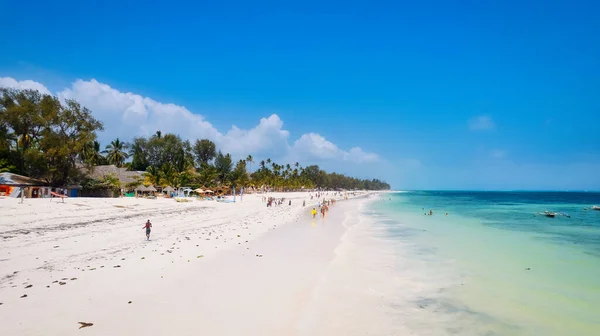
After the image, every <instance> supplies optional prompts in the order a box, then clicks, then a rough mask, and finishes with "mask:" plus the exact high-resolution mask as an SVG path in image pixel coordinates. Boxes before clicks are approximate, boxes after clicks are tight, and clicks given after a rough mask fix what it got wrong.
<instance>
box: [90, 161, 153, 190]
mask: <svg viewBox="0 0 600 336" xmlns="http://www.w3.org/2000/svg"><path fill="white" fill-rule="evenodd" d="M80 169H81V170H82V171H83V172H84V173H86V174H87V175H88V176H89V177H91V178H93V179H97V180H99V179H103V178H105V177H106V176H109V175H113V176H116V177H117V178H118V179H119V181H120V182H121V186H125V185H127V184H130V183H134V182H137V181H140V180H141V179H143V175H142V174H143V173H144V172H140V171H129V170H127V168H123V167H121V168H118V167H117V166H115V165H103V166H94V167H92V168H91V169H87V168H85V167H82V168H80ZM136 190H137V189H136Z"/></svg>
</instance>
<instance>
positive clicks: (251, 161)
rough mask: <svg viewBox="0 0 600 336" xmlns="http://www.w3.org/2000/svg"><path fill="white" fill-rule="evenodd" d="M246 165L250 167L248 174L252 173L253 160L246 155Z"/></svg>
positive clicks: (250, 156)
mask: <svg viewBox="0 0 600 336" xmlns="http://www.w3.org/2000/svg"><path fill="white" fill-rule="evenodd" d="M246 163H248V164H249V165H250V172H252V164H253V163H254V158H253V157H252V155H248V157H246Z"/></svg>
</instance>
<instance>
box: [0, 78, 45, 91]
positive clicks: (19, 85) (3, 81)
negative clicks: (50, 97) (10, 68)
mask: <svg viewBox="0 0 600 336" xmlns="http://www.w3.org/2000/svg"><path fill="white" fill-rule="evenodd" d="M0 87H7V88H13V89H19V90H25V89H32V90H38V91H39V92H41V93H45V94H50V90H48V88H46V87H45V86H44V85H43V84H41V83H38V82H35V81H32V80H24V81H17V80H15V79H14V78H11V77H0Z"/></svg>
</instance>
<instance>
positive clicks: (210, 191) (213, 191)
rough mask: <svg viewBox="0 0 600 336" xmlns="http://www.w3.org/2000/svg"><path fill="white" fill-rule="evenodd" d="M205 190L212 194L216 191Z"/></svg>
mask: <svg viewBox="0 0 600 336" xmlns="http://www.w3.org/2000/svg"><path fill="white" fill-rule="evenodd" d="M204 192H206V193H211V194H212V193H214V191H212V190H204Z"/></svg>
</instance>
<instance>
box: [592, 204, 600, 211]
mask: <svg viewBox="0 0 600 336" xmlns="http://www.w3.org/2000/svg"><path fill="white" fill-rule="evenodd" d="M592 210H600V206H597V205H594V206H593V207H592Z"/></svg>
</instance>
